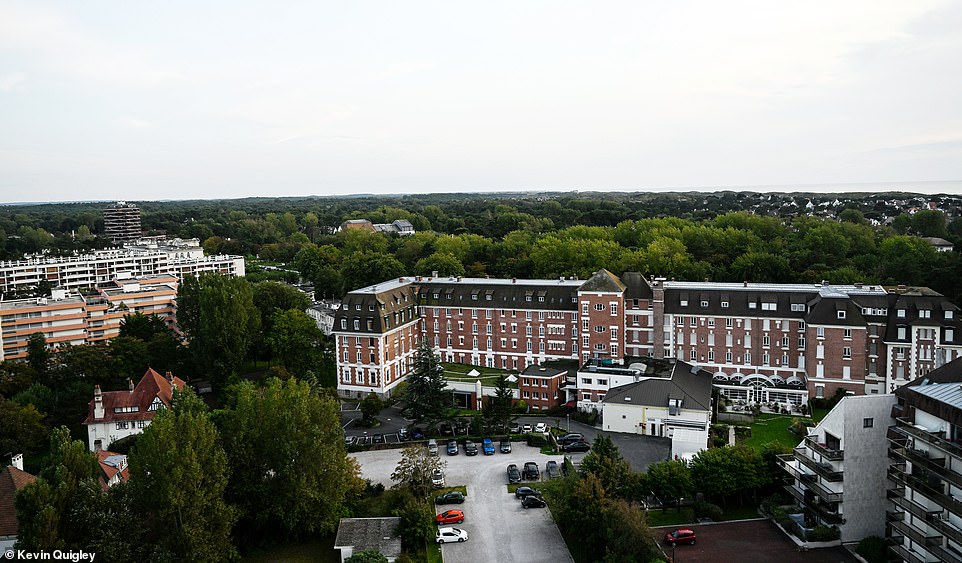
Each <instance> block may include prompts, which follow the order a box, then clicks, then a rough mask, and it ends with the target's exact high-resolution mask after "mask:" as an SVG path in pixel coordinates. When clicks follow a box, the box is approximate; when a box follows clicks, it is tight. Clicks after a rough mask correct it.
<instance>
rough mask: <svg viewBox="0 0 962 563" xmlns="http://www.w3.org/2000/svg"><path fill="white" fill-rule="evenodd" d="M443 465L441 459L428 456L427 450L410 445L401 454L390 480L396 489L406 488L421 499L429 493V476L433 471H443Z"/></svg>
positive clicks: (430, 485) (430, 487)
mask: <svg viewBox="0 0 962 563" xmlns="http://www.w3.org/2000/svg"><path fill="white" fill-rule="evenodd" d="M444 465H445V463H444V461H443V460H441V458H439V457H438V456H433V455H429V454H428V450H427V448H425V447H423V446H420V445H417V444H412V445H410V446H408V447H406V448H404V451H402V452H401V460H400V461H398V464H397V467H395V468H394V472H393V473H391V480H392V481H394V482H395V483H396V486H397V487H403V488H406V489H407V490H408V491H410V492H411V494H412V495H414V496H415V497H416V498H418V499H421V498H424V497H426V496H427V495H428V493H430V492H431V489H432V484H431V476H432V475H433V474H434V472H435V471H441V470H443V469H444Z"/></svg>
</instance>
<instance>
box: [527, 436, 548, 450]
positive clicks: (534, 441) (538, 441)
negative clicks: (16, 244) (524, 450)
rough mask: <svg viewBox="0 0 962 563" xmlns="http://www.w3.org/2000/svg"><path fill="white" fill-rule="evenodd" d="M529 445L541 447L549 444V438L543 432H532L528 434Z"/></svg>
mask: <svg viewBox="0 0 962 563" xmlns="http://www.w3.org/2000/svg"><path fill="white" fill-rule="evenodd" d="M528 445H529V446H533V447H535V448H540V447H542V446H547V445H548V439H547V438H545V437H544V435H542V434H537V433H531V434H528Z"/></svg>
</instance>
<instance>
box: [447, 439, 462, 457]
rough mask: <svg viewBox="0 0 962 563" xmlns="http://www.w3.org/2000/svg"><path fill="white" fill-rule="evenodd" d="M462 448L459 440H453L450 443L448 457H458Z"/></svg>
mask: <svg viewBox="0 0 962 563" xmlns="http://www.w3.org/2000/svg"><path fill="white" fill-rule="evenodd" d="M459 451H460V448H458V442H457V440H451V441H449V442H448V455H458V452H459Z"/></svg>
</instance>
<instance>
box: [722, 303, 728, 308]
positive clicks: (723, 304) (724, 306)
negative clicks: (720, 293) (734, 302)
mask: <svg viewBox="0 0 962 563" xmlns="http://www.w3.org/2000/svg"><path fill="white" fill-rule="evenodd" d="M721 306H722V309H727V308H728V301H722V302H721Z"/></svg>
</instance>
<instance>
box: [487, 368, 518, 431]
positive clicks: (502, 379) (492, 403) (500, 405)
mask: <svg viewBox="0 0 962 563" xmlns="http://www.w3.org/2000/svg"><path fill="white" fill-rule="evenodd" d="M513 401H514V393H513V391H512V389H511V387H510V386H509V385H508V378H507V376H506V375H505V374H503V373H502V374H500V375H499V376H498V380H497V381H495V383H494V395H493V396H491V397H488V400H487V402H486V403H485V413H484V414H485V419H486V424H487V425H488V426H489V427H491V428H495V429H496V430H497V431H498V432H507V431H508V426H509V425H510V424H511V419H512V415H511V404H512V402H513Z"/></svg>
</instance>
